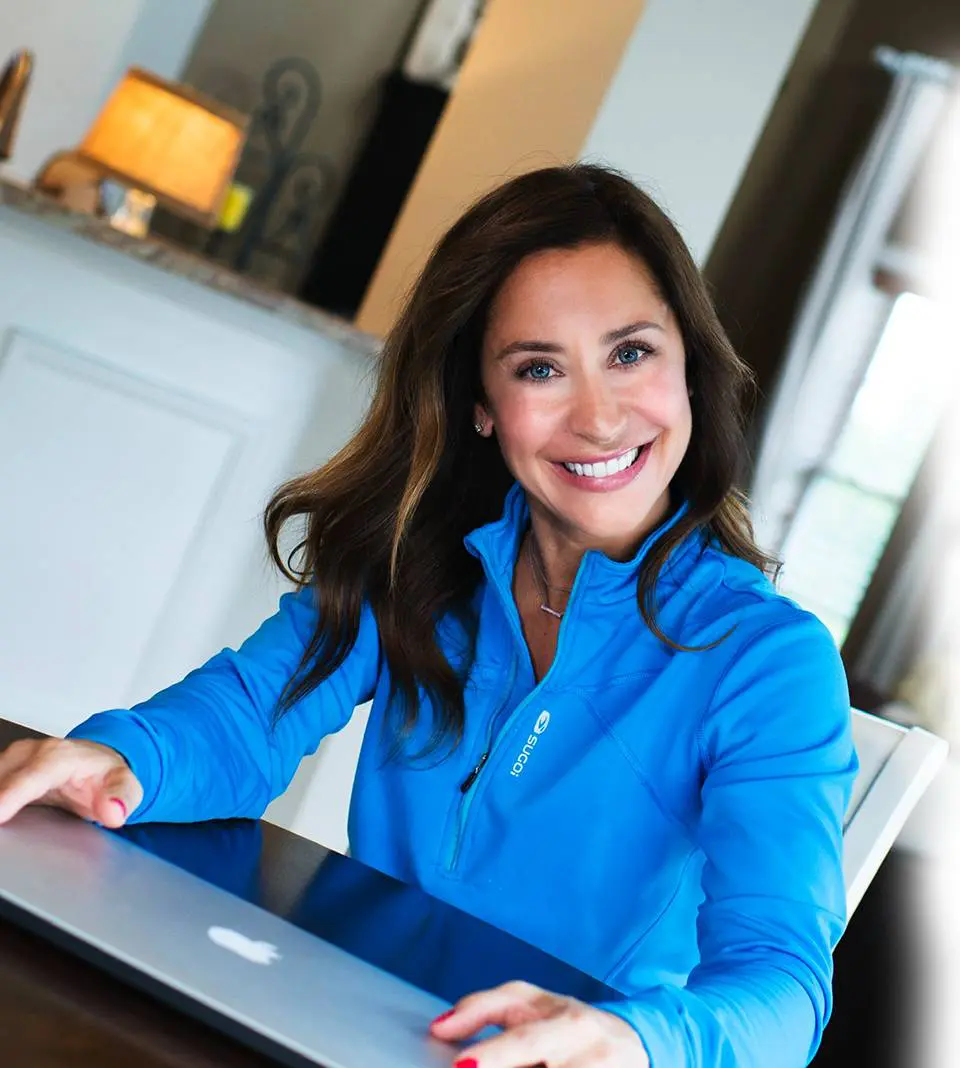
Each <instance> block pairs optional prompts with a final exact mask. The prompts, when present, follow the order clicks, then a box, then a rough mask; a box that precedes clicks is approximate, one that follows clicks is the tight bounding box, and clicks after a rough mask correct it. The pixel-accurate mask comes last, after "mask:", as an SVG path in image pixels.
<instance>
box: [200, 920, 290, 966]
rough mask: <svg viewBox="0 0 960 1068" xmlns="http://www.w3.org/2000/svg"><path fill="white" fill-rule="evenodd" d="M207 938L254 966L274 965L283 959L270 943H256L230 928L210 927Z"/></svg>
mask: <svg viewBox="0 0 960 1068" xmlns="http://www.w3.org/2000/svg"><path fill="white" fill-rule="evenodd" d="M207 937H208V938H209V939H210V941H211V942H213V943H214V944H216V945H218V946H220V948H221V949H229V950H230V952H231V953H236V954H237V956H238V957H243V959H244V960H248V961H250V962H251V963H253V964H273V962H274V961H275V960H280V959H281V958H280V954H279V952H277V947H276V946H273V945H271V944H270V943H269V942H255V941H254V940H253V939H252V938H247V936H246V935H245V934H241V933H240V932H239V931H232V930H231V929H230V928H229V927H210V928H209V929H208V930H207Z"/></svg>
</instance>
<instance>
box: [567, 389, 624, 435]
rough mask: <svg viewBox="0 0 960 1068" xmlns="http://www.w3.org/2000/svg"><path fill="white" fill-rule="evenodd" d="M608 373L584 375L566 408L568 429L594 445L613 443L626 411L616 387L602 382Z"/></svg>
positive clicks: (622, 425) (618, 433)
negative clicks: (567, 409) (568, 408)
mask: <svg viewBox="0 0 960 1068" xmlns="http://www.w3.org/2000/svg"><path fill="white" fill-rule="evenodd" d="M610 377H611V376H609V375H600V376H597V377H592V376H585V377H584V378H583V379H581V381H580V382H578V383H577V388H576V391H575V392H574V395H573V400H572V403H571V407H570V412H569V418H568V423H569V426H570V430H571V431H572V432H573V433H574V434H576V435H577V436H578V437H581V438H584V439H585V440H587V441H589V442H591V443H592V444H595V445H598V446H611V445H616V444H617V443H618V442H619V441H620V439H621V437H622V434H623V431H624V428H625V426H626V419H627V412H626V409H625V407H624V406H623V404H622V402H621V398H620V397H619V396H618V390H617V389H616V388H615V386H613V385H612V384H610V383H609V381H604V380H605V379H609V378H610Z"/></svg>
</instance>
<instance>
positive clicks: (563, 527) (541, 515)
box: [530, 491, 670, 587]
mask: <svg viewBox="0 0 960 1068" xmlns="http://www.w3.org/2000/svg"><path fill="white" fill-rule="evenodd" d="M669 508H670V498H669V494H668V492H666V491H665V492H664V494H663V496H662V497H661V499H660V500H658V501H657V504H656V505H655V506H654V508H653V509H651V511H650V513H649V514H648V516H647V518H646V520H645V521H644V523H643V526H642V527H641V528H640V529H639V530H635V531H633V532H631V534H630V535H629V537H628V538H612V539H609V538H608V539H598V538H591V537H590V536H589V535H587V534H586V533H585V532H584V531H581V530H577V529H576V528H573V527H570V526H569V525H568V524H564V523H563V522H562V521H560V520H559V519H558V517H557V516H555V515H553V514H552V513H550V512H548V511H547V510H546V509H544V508H543V507H542V506H541V505H540V504H539V502H537V501H535V500H533V499H532V498H530V529H531V534H532V536H533V538H535V539H536V548H537V551H538V555H539V558H540V561H541V563H542V565H543V570H544V574H545V576H546V581H547V582H548V583H549V585H550V586H568V587H569V586H572V585H573V580H574V579H575V578H576V575H577V571H578V569H579V567H580V561H581V560H582V559H583V554H584V553H585V552H586V551H587V550H588V549H596V550H598V551H599V552H602V553H603V554H604V555H605V556H608V557H609V558H610V559H611V560H619V561H621V562H622V561H625V560H630V559H632V558H633V556H634V555H636V552H637V550H638V549H639V548H640V544H641V542H642V541H643V540H644V538H646V536H647V535H648V534H649V533H650V532H651V531H652V530H653V529H654V528H655V527H657V526H658V525H659V524H660V523H661V522H662V521H663V519H664V518H665V517H666V515H667V513H668V511H669Z"/></svg>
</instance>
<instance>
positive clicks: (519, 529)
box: [463, 482, 703, 604]
mask: <svg viewBox="0 0 960 1068" xmlns="http://www.w3.org/2000/svg"><path fill="white" fill-rule="evenodd" d="M689 507H690V504H689V501H687V500H684V501H682V502H681V504H680V506H679V507H678V508H677V509H676V510H675V511H674V513H673V515H671V516H669V517H668V518H667V519H665V520H664V521H663V522H662V523H661V524H660V525H659V526H657V527H655V528H654V529H653V530H652V531H650V533H649V534H648V535H647V536H646V537H645V538H644V539H643V541H642V542H641V544H640V547H639V548H638V549H637V551H636V553H635V554H634V555H633V556H632V557H631V559H629V560H624V561H619V560H611V559H610V557H609V556H607V555H606V554H605V553H603V552H601V551H600V550H599V549H587V550H586V552H585V553H584V554H583V558H582V559H581V561H580V567H579V568H578V571H577V578H578V579H579V582H578V583H577V586H578V590H579V591H580V592H579V594H578V596H579V597H581V598H582V599H583V600H584V601H587V602H593V603H597V604H616V603H619V602H621V601H626V600H631V599H633V600H635V599H636V596H637V576H638V573H639V569H640V565H641V563H642V562H643V560H644V558H645V557H646V555H647V553H648V552H649V551H650V548H651V547H652V545H653V544H654V542H655V541H657V540H658V539H659V538H660V537H661V535H663V534H664V533H665V532H666V531H668V530H670V529H671V527H673V526H675V525H676V524H677V523H678V522H679V521H680V519H682V518H683V516H684V515H686V513H687V512H688V511H689ZM529 522H530V507H529V505H528V503H527V495H526V493H525V491H524V489H523V487H522V486H521V485H520V483H519V482H514V484H513V485H512V486H511V487H510V489H509V490H508V491H507V495H506V497H505V498H504V504H503V514H502V515H501V517H500V518H499V519H497V520H495V521H494V522H492V523H487V524H485V525H484V526H482V527H477V528H476V529H475V530H472V531H471V532H470V533H469V534H468V535H467V536H466V537H465V538H464V540H463V543H464V545H465V546H466V548H467V550H468V551H469V552H470V553H472V554H473V555H474V556H475V557H477V558H478V559H479V560H480V562H481V563H482V564H483V566H484V569H485V571H486V573H487V575H488V576H489V578H490V579H491V580H492V581H493V582H494V583H495V584H496V585H497V586H498V587H500V588H501V589H506V590H507V591H508V592H509V590H510V582H511V578H512V574H513V567H514V564H515V562H516V559H517V553H518V552H519V550H520V542H521V539H522V538H523V534H524V531H525V530H526V528H527V526H528V524H529ZM702 542H703V538H702V534H701V533H700V532H699V531H698V530H693V531H691V532H690V534H689V535H688V536H687V537H686V538H684V540H683V541H682V542H681V543H680V544H679V545H678V546H676V547H675V548H674V549H673V551H672V552H671V554H670V556H669V558H668V560H667V563H666V565H665V567H664V569H663V571H662V572H661V578H662V579H666V578H667V577H668V576H669V578H671V579H673V580H674V581H676V580H678V579H679V572H680V571H683V570H686V568H683V567H682V563H683V561H684V560H685V559H686V558H687V557H689V556H690V554H691V553H692V552H694V551H695V550H696V549H699V548H700V546H701V545H702Z"/></svg>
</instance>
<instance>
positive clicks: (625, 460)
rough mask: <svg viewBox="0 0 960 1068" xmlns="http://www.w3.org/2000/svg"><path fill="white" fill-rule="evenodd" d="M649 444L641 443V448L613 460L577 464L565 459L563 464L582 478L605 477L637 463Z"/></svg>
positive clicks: (573, 473) (630, 450)
mask: <svg viewBox="0 0 960 1068" xmlns="http://www.w3.org/2000/svg"><path fill="white" fill-rule="evenodd" d="M649 444H650V443H649V442H647V444H646V445H641V446H639V448H635V449H628V450H627V451H626V452H624V453H621V454H620V455H619V456H615V457H614V458H613V459H612V460H606V461H604V460H601V461H600V462H599V463H593V464H576V463H567V462H566V461H564V463H563V466H564V467H565V468H566V469H567V470H568V471H569V472H570V473H571V474H572V475H580V476H581V477H582V478H605V477H607V476H608V475H615V474H616V473H617V472H618V471H624V470H626V468H628V467H630V466H631V465H632V464H635V463H636V462H637V457H639V455H640V453H641V452H643V451H644V450H645V449H646V448H647V446H648V445H649Z"/></svg>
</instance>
